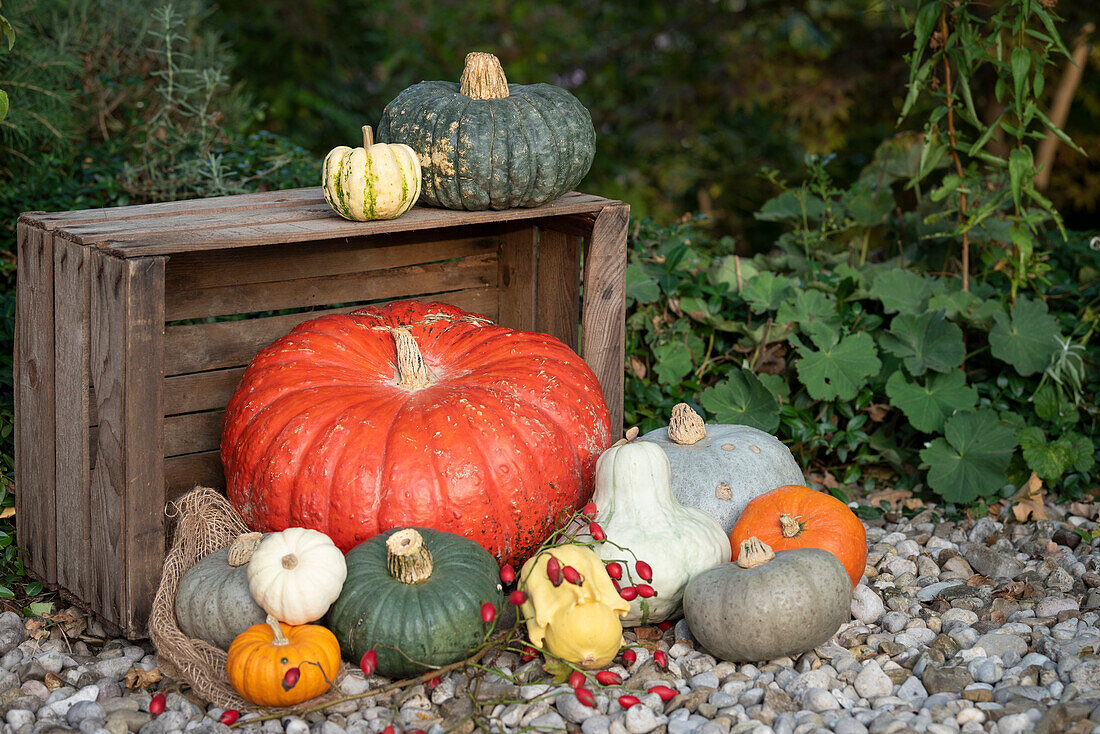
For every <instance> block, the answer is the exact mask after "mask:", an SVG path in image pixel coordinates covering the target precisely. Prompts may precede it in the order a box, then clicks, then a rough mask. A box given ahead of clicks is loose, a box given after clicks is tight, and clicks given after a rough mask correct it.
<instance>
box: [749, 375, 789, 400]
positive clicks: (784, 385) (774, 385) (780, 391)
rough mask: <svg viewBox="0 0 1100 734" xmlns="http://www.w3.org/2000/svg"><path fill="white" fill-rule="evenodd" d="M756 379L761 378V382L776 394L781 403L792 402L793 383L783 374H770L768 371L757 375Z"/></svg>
mask: <svg viewBox="0 0 1100 734" xmlns="http://www.w3.org/2000/svg"><path fill="white" fill-rule="evenodd" d="M756 379H758V380H760V383H761V384H762V385H763V386H764V387H766V388H768V391H769V392H771V394H772V395H774V396H775V399H776V400H778V401H779V402H780V403H789V402H791V385H790V383H789V382H787V381H786V380H785V379H783V376H782V375H769V374H767V373H766V372H765V373H763V374H759V375H757V376H756Z"/></svg>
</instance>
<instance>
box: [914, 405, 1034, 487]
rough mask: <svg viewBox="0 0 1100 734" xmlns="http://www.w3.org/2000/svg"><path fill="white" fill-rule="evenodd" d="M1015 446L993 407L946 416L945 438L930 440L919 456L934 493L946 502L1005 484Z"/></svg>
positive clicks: (1010, 434)
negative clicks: (925, 468)
mask: <svg viewBox="0 0 1100 734" xmlns="http://www.w3.org/2000/svg"><path fill="white" fill-rule="evenodd" d="M1015 448H1016V436H1015V434H1014V432H1013V431H1012V429H1011V428H1008V427H1007V426H1005V425H1004V424H1002V423H1001V421H1000V420H999V419H998V418H997V414H996V413H994V412H993V411H992V410H979V411H977V412H974V413H959V414H958V415H954V416H952V417H951V418H948V419H947V422H946V423H945V424H944V438H937V439H936V440H934V441H932V442H931V443H930V444H929V445H928V447H927V448H925V449H924V450H922V451H921V452H920V458H921V461H922V462H923V463H924V465H925V466H927V467H928V484H929V485H930V486H931V487H932V489H934V490H935V491H936V493H937V494H939V495H940V496H942V497H943V498H944V499H945V500H947V501H948V502H956V503H967V502H972V501H973V500H975V499H977V498H978V497H988V496H989V495H992V494H993V493H994V492H996V491H998V490H999V489H1000V488H1001V487H1003V486H1004V483H1005V470H1006V469H1008V462H1009V460H1010V459H1011V458H1012V453H1013V451H1014V450H1015Z"/></svg>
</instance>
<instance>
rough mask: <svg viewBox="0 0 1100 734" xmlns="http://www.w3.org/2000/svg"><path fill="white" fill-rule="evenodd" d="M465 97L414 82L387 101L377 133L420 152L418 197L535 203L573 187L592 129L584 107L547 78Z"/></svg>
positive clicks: (452, 87)
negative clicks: (498, 94)
mask: <svg viewBox="0 0 1100 734" xmlns="http://www.w3.org/2000/svg"><path fill="white" fill-rule="evenodd" d="M508 92H509V96H508V97H504V98H502V99H471V98H470V97H467V96H466V95H464V94H462V93H460V92H459V85H458V84H456V83H454V82H446V81H435V82H420V83H419V84H415V85H413V86H411V87H409V88H408V89H406V90H405V91H403V92H401V93H400V94H399V95H397V97H396V98H395V99H394V100H393V101H392V102H390V103H389V104H388V105H386V109H385V111H383V113H382V121H381V122H379V123H378V139H379V140H382V141H385V142H388V143H405V144H406V145H408V146H409V147H411V148H412V149H413V150H415V151H416V152H417V154H418V155H419V156H420V168H421V172H422V175H423V189H422V191H421V197H420V199H421V201H422V202H423V203H425V204H430V205H432V206H441V207H445V208H447V209H468V210H471V211H478V210H483V209H510V208H512V207H531V206H540V205H541V204H545V203H546V202H548V201H552V200H554V199H556V198H558V197H559V196H561V195H562V194H564V193H565V192H567V191H571V190H573V189H574V188H576V186H577V184H579V183H580V182H581V180H583V179H584V177H585V175H586V174H587V173H588V169H589V168H590V167H591V166H592V158H593V156H594V155H595V150H596V131H595V129H594V128H593V127H592V117H591V116H590V115H589V114H588V110H586V109H585V108H584V105H582V104H581V103H580V101H579V100H578V99H577V98H576V97H574V96H573V95H572V94H570V93H569V92H567V91H566V90H564V89H562V88H560V87H555V86H553V85H552V84H530V85H523V84H509V85H508Z"/></svg>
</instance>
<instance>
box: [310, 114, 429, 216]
mask: <svg viewBox="0 0 1100 734" xmlns="http://www.w3.org/2000/svg"><path fill="white" fill-rule="evenodd" d="M420 180H421V178H420V159H419V158H417V157H416V153H415V152H414V151H413V149H412V148H410V147H409V146H407V145H405V144H404V143H394V144H389V143H375V142H374V136H373V134H372V133H371V129H370V126H369V125H364V126H363V147H362V148H349V147H348V146H346V145H341V146H338V147H336V148H333V149H332V150H330V151H329V154H328V155H327V156H325V162H324V163H323V164H322V166H321V188H322V189H324V191H325V200H326V201H327V202H328V205H329V206H331V207H332V210H333V211H334V212H336V213H337V214H339V215H340V216H341V217H343V218H344V219H350V220H352V221H356V222H367V221H370V220H372V219H394V218H396V217H399V216H401V215H402V214H404V213H405V212H407V211H408V210H409V209H411V208H412V207H413V204H415V203H416V200H417V199H419V198H420Z"/></svg>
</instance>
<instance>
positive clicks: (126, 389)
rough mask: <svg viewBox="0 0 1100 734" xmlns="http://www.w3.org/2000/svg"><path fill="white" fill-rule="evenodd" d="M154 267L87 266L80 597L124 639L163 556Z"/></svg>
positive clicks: (159, 340)
mask: <svg viewBox="0 0 1100 734" xmlns="http://www.w3.org/2000/svg"><path fill="white" fill-rule="evenodd" d="M164 260H165V259H164V258H159V257H157V258H142V259H136V260H121V259H118V258H113V257H96V258H93V261H92V262H93V268H92V269H93V278H92V292H91V303H92V324H91V372H92V382H93V384H94V385H95V386H96V392H95V398H96V413H97V416H98V422H99V437H98V442H97V448H96V458H95V468H94V469H93V470H92V480H91V503H90V504H91V550H92V558H93V559H95V563H94V565H93V567H92V568H93V570H92V572H91V573H90V574H89V580H90V582H91V586H92V588H91V590H90V594H89V597H90V598H91V599H92V600H93V601H94V603H95V605H96V609H97V610H98V611H99V612H100V613H102V614H103V615H104V616H105V617H107V618H108V619H109V620H110V621H112V622H115V623H117V624H118V625H119V626H120V627H122V629H123V631H124V632H125V633H126V634H127V635H128V636H134V635H140V634H142V633H143V631H144V625H145V621H146V619H147V617H148V612H149V605H150V603H151V602H152V598H153V594H154V592H155V589H156V585H157V582H158V580H159V576H160V570H161V563H162V561H163V553H164V523H163V517H164V484H163V476H164V474H163V465H164V432H163V424H162V416H163V410H162V401H161V392H162V389H161V388H162V379H163V378H162V374H163V355H164V296H163V291H164Z"/></svg>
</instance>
